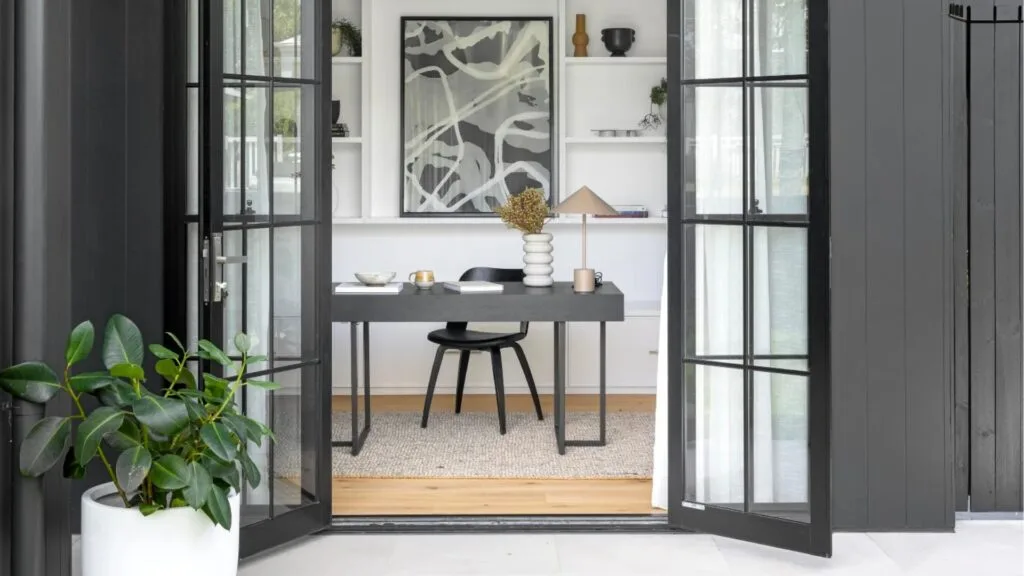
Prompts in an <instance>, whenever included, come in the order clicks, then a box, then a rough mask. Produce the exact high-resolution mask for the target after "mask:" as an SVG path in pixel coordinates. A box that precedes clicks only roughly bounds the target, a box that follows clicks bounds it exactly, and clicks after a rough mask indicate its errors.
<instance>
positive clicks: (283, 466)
mask: <svg viewBox="0 0 1024 576" xmlns="http://www.w3.org/2000/svg"><path fill="white" fill-rule="evenodd" d="M318 370H319V369H318V367H316V366H310V367H306V368H299V369H296V370H289V371H286V372H276V373H274V375H273V379H274V382H277V383H278V384H280V385H281V389H280V390H277V391H276V392H274V393H273V396H274V401H273V407H274V410H273V423H274V425H273V430H274V435H275V436H276V437H277V442H275V443H274V444H273V471H272V474H271V477H272V478H273V490H274V513H275V514H281V513H283V512H286V511H288V510H289V509H291V508H295V507H298V506H302V505H304V504H308V503H310V502H314V501H316V497H317V495H316V486H315V483H314V479H315V478H316V473H317V470H316V464H317V463H316V461H315V460H314V459H313V458H311V457H309V454H310V453H311V452H312V449H313V448H314V447H315V446H316V445H317V437H316V434H317V430H316V429H315V427H314V426H311V424H312V422H309V421H306V420H304V419H303V418H302V413H303V405H304V404H305V405H307V411H308V405H309V404H311V403H316V397H315V392H313V391H311V390H309V388H310V383H312V382H315V379H316V377H317V373H318Z"/></svg>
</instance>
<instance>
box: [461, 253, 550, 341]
mask: <svg viewBox="0 0 1024 576" xmlns="http://www.w3.org/2000/svg"><path fill="white" fill-rule="evenodd" d="M525 277H526V273H525V272H523V269H522V268H488V267H486V266H477V267H476V268H470V269H469V270H466V271H465V272H463V273H462V276H460V277H459V281H461V282H522V281H523V278H525ZM466 326H467V323H466V322H449V323H448V326H447V327H448V329H449V330H465V329H466ZM529 329H530V323H529V322H520V323H519V331H520V332H522V333H523V334H526V333H527V331H529Z"/></svg>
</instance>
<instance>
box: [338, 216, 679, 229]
mask: <svg viewBox="0 0 1024 576" xmlns="http://www.w3.org/2000/svg"><path fill="white" fill-rule="evenodd" d="M332 222H333V223H334V224H335V225H349V224H352V225H361V226H368V225H378V226H390V225H408V226H464V225H465V226H493V227H495V228H498V227H500V228H501V229H502V230H506V229H507V228H506V226H505V224H504V223H502V222H501V220H498V219H497V218H470V217H451V218H433V217H432V218H415V217H414V218H385V217H377V218H334V219H333V220H332ZM665 222H666V219H665V218H590V219H587V227H588V228H589V227H591V226H658V225H662V224H665ZM547 225H548V226H580V220H579V219H578V218H572V219H569V218H566V219H558V220H552V221H550V222H548V223H547Z"/></svg>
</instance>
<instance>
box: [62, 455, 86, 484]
mask: <svg viewBox="0 0 1024 576" xmlns="http://www.w3.org/2000/svg"><path fill="white" fill-rule="evenodd" d="M63 472H64V477H65V478H67V479H69V480H81V479H82V478H84V477H85V468H84V467H83V466H82V465H81V464H79V463H78V460H75V453H74V452H73V451H71V450H68V453H67V454H66V455H65V456H64V471H63Z"/></svg>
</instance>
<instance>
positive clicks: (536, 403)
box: [512, 343, 544, 420]
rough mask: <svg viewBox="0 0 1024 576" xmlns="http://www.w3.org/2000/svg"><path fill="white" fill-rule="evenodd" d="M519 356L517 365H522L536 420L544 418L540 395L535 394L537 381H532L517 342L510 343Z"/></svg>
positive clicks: (528, 366)
mask: <svg viewBox="0 0 1024 576" xmlns="http://www.w3.org/2000/svg"><path fill="white" fill-rule="evenodd" d="M512 349H513V350H515V351H516V356H517V357H518V358H519V365H520V366H522V367H523V375H524V376H526V385H527V386H529V387H530V396H533V408H534V410H536V411H537V420H543V419H544V412H543V411H541V409H540V396H539V395H538V394H537V383H536V382H534V381H533V372H531V371H530V363H529V362H527V361H526V353H525V352H523V347H522V346H520V345H519V344H518V343H513V344H512Z"/></svg>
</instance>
